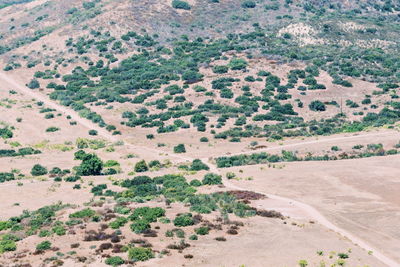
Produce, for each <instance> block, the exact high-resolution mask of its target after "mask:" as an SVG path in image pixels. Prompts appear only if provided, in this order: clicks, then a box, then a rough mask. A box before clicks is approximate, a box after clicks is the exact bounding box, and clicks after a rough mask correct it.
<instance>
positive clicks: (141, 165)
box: [135, 160, 149, 172]
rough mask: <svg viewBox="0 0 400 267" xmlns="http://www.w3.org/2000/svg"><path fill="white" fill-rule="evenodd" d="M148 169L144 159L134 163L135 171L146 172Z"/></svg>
mask: <svg viewBox="0 0 400 267" xmlns="http://www.w3.org/2000/svg"><path fill="white" fill-rule="evenodd" d="M148 170H149V167H148V166H147V163H146V161H145V160H141V161H139V162H137V163H136V164H135V172H146V171H148Z"/></svg>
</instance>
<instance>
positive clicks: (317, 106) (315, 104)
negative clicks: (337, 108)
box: [308, 100, 326, 111]
mask: <svg viewBox="0 0 400 267" xmlns="http://www.w3.org/2000/svg"><path fill="white" fill-rule="evenodd" d="M308 107H309V108H310V110H312V111H325V110H326V106H325V104H324V103H322V102H321V101H319V100H314V101H312V102H311V103H310V105H308Z"/></svg>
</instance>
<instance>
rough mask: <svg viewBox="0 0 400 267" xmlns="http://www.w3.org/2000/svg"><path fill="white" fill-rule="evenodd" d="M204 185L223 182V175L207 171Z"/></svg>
mask: <svg viewBox="0 0 400 267" xmlns="http://www.w3.org/2000/svg"><path fill="white" fill-rule="evenodd" d="M202 182H203V184H204V185H215V184H222V176H221V175H218V174H215V173H207V174H206V175H204V178H203V181H202Z"/></svg>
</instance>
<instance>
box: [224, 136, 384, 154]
mask: <svg viewBox="0 0 400 267" xmlns="http://www.w3.org/2000/svg"><path fill="white" fill-rule="evenodd" d="M387 134H388V132H387V131H384V132H377V133H376V132H372V133H368V132H363V133H360V134H354V135H351V136H339V137H332V138H324V139H318V140H310V141H304V142H299V143H294V144H287V145H277V146H271V147H266V148H262V149H256V150H252V151H245V152H238V153H232V154H229V155H226V156H229V157H231V156H239V155H249V154H253V153H260V152H266V151H270V150H276V149H287V148H292V147H297V146H304V145H313V144H320V143H324V142H326V143H329V142H334V141H342V140H348V139H359V138H362V137H374V136H380V135H387Z"/></svg>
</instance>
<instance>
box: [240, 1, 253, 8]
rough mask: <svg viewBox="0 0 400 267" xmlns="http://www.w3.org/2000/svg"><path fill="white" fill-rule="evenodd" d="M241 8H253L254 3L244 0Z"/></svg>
mask: <svg viewBox="0 0 400 267" xmlns="http://www.w3.org/2000/svg"><path fill="white" fill-rule="evenodd" d="M242 7H243V8H255V7H256V2H254V1H251V0H245V1H244V2H242Z"/></svg>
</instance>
